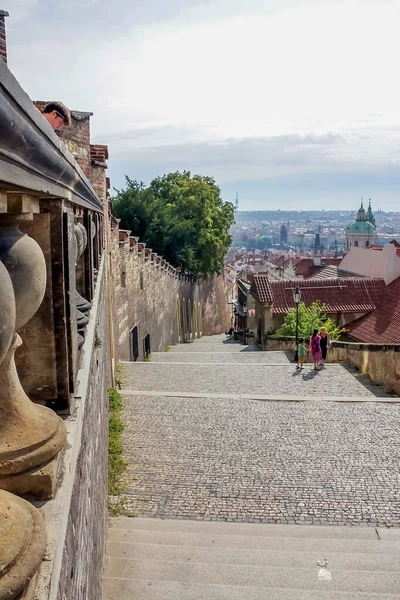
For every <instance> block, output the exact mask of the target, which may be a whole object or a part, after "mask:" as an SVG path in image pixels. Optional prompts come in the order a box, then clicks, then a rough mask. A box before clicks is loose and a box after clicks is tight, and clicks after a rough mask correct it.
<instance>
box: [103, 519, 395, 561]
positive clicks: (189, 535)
mask: <svg viewBox="0 0 400 600" xmlns="http://www.w3.org/2000/svg"><path fill="white" fill-rule="evenodd" d="M271 527H274V525H272V526H271ZM288 527H289V526H288ZM318 529H319V528H318ZM335 529H336V527H332V530H335ZM108 539H109V541H110V542H129V543H139V544H162V545H166V546H168V545H172V546H182V547H201V548H221V549H223V548H237V549H254V550H273V551H291V552H322V553H327V552H331V553H336V552H341V553H345V554H352V553H362V554H380V555H382V554H384V555H394V556H396V555H397V554H398V553H399V551H400V543H399V542H398V541H382V540H378V539H377V538H376V540H374V539H362V538H361V539H357V538H354V539H346V538H336V539H335V538H327V539H325V538H318V537H304V538H300V537H287V536H279V537H278V536H277V537H272V536H271V537H268V536H254V535H216V534H215V535H213V534H210V533H194V532H181V531H168V532H163V531H151V530H142V531H141V530H134V529H130V530H125V529H115V528H111V529H109V534H108ZM323 558H324V557H323Z"/></svg>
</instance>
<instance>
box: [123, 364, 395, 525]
mask: <svg viewBox="0 0 400 600" xmlns="http://www.w3.org/2000/svg"><path fill="white" fill-rule="evenodd" d="M182 366H183V369H182ZM182 366H181V368H180V369H177V367H180V365H174V364H171V365H158V364H157V365H156V364H154V365H151V363H150V364H144V365H139V368H137V367H138V365H137V364H135V365H131V366H128V365H125V367H124V370H125V378H126V379H128V380H129V385H130V386H132V387H133V386H134V388H135V389H137V390H139V389H143V384H144V382H145V381H146V382H147V383H148V385H149V386H150V385H151V387H149V388H147V389H149V390H150V389H152V390H165V389H167V388H169V386H172V381H173V379H171V378H170V377H169V376H167V375H166V376H165V378H166V379H165V380H164V379H163V378H161V377H160V375H161V374H163V376H164V374H165V370H166V369H171V370H172V372H173V377H174V381H175V388H178V389H177V390H176V391H178V390H181V389H182V387H183V383H185V382H186V383H187V382H188V381H189V382H190V386H191V387H196V389H198V388H201V386H202V385H203V384H204V386H203V387H206V384H207V381H209V380H212V381H213V385H214V388H213V390H214V391H215V385H217V386H220V381H221V380H222V381H223V382H224V383H225V382H227V381H228V378H227V376H226V374H225V370H226V367H225V366H224V365H220V366H218V369H217V368H213V367H212V365H207V369H208V374H207V372H205V371H204V365H200V367H201V368H202V369H203V370H202V371H199V369H198V367H199V365H191V364H187V365H182ZM216 366H217V365H216ZM146 369H147V372H146ZM160 369H161V372H160ZM250 369H252V370H251V373H249V370H250ZM253 369H254V371H253ZM265 371H267V372H268V374H269V375H268V377H270V378H271V381H274V384H273V385H274V386H275V387H277V386H278V382H279V379H280V380H281V384H280V385H281V389H280V393H281V394H282V393H283V391H282V389H283V388H284V387H285V386H286V385H288V383H287V382H288V381H289V382H292V381H293V380H294V381H299V382H301V379H299V377H292V374H291V373H290V369H289V368H288V367H272V366H271V367H263V366H260V365H259V366H257V365H246V367H245V368H243V369H242V368H241V367H240V368H238V365H237V364H234V365H231V376H232V377H233V379H234V380H235V388H229V389H235V393H236V392H237V389H238V387H240V388H244V389H246V390H248V385H249V384H252V380H253V379H254V378H255V377H264V372H265ZM257 372H258V375H257ZM218 373H220V374H218ZM272 373H277V374H276V375H272ZM338 373H340V374H341V375H340V377H342V378H344V379H345V384H343V385H342V386H341V387H340V389H341V391H342V393H346V394H347V393H348V392H351V391H353V392H354V393H356V394H357V395H363V396H368V395H369V397H373V396H372V392H371V391H370V390H365V389H364V388H363V386H362V384H361V383H360V382H359V381H357V379H356V378H354V377H353V376H352V374H351V373H350V372H349V371H347V370H345V369H344V368H342V367H333V366H332V367H328V368H327V369H326V371H322V372H321V373H320V374H318V376H317V377H316V378H315V379H318V381H320V382H322V383H323V386H325V380H326V382H328V383H329V380H331V381H332V378H334V377H337V376H338ZM151 374H152V375H151ZM144 378H146V379H144ZM151 378H152V379H151ZM199 378H200V379H199ZM220 378H221V379H220ZM315 379H314V380H310V381H311V383H313V381H315ZM160 382H161V383H160ZM307 383H308V380H306V382H305V384H307ZM322 383H321V384H318V385H322ZM161 384H162V385H161ZM289 385H290V386H292V385H293V384H292V383H289ZM296 385H300V384H298V383H296ZM360 386H361V387H362V388H363V390H362V394H360V389H359V388H360ZM126 387H128V386H126ZM222 387H223V386H222ZM269 388H270V384H268V391H269ZM207 389H208V388H207ZM310 389H311V390H312V388H307V392H305V391H303V392H302V394H303V395H304V394H305V393H307V394H309V393H310ZM323 389H325V388H323ZM327 389H329V393H330V394H332V389H331V388H329V386H328V388H327ZM336 389H337V388H336ZM264 391H265V390H264ZM227 393H228V392H227ZM311 394H312V391H311ZM332 395H333V394H332ZM350 395H351V394H350ZM206 396H207V394H206V392H205V397H204V398H177V397H168V398H166V397H162V396H146V395H134V396H133V395H124V398H123V399H124V417H125V424H126V425H125V431H124V445H125V453H126V459H127V461H128V463H129V467H128V471H127V480H128V482H129V483H128V488H127V490H126V510H127V511H128V512H133V513H136V514H138V515H139V516H147V517H148V516H154V517H161V518H188V519H198V520H216V521H218V520H223V521H227V520H228V521H243V522H264V523H299V524H336V525H343V524H346V525H353V524H355V525H370V526H395V525H396V526H398V525H400V471H399V464H400V437H399V435H398V431H399V426H400V405H399V404H389V403H383V404H379V403H375V402H372V403H340V404H338V403H332V402H328V401H324V400H323V399H315V400H314V401H312V402H303V403H292V402H291V403H286V402H283V403H282V402H259V401H256V400H249V399H240V398H238V397H232V398H229V397H227V398H207V397H206Z"/></svg>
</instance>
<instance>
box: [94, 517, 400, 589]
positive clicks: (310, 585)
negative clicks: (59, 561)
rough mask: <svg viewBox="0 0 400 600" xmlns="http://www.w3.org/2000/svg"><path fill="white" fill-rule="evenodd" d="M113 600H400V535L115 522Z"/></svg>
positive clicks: (110, 574) (110, 568)
mask: <svg viewBox="0 0 400 600" xmlns="http://www.w3.org/2000/svg"><path fill="white" fill-rule="evenodd" d="M107 555H108V560H107V562H108V564H107V569H106V577H105V582H104V592H105V598H106V599H107V600H395V599H396V600H399V599H400V534H399V532H398V530H390V529H385V530H382V529H379V530H376V529H375V528H367V527H365V528H364V527H355V528H351V527H315V526H296V525H293V526H292V525H259V524H244V523H217V522H204V521H203V522H197V521H190V520H187V521H184V520H160V519H142V518H141V519H132V518H131V519H130V518H117V519H112V521H111V527H110V530H109V540H108V546H107Z"/></svg>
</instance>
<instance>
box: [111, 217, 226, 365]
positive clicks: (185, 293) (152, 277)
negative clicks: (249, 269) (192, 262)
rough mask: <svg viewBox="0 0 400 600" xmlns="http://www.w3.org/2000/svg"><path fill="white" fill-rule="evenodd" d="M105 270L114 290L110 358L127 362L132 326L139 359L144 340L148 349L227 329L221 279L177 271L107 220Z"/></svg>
mask: <svg viewBox="0 0 400 600" xmlns="http://www.w3.org/2000/svg"><path fill="white" fill-rule="evenodd" d="M112 223H113V225H112V232H111V242H110V253H109V261H110V264H109V269H110V274H111V279H112V289H113V315H114V316H113V322H114V341H115V356H116V359H117V360H131V356H132V347H131V346H132V334H131V332H132V330H133V328H134V327H137V332H138V340H139V344H138V350H139V356H138V359H139V360H143V358H144V338H145V336H146V335H149V336H150V346H151V351H153V352H159V351H161V350H163V349H164V348H165V347H166V346H170V345H173V344H177V343H179V342H187V341H190V340H193V339H195V338H196V337H199V336H200V335H214V334H219V333H222V332H224V331H225V330H226V329H227V328H229V323H230V320H229V311H228V308H229V306H228V302H227V292H226V287H225V281H224V278H223V277H221V276H216V275H214V276H212V277H209V278H208V279H206V280H196V279H195V278H193V277H191V276H189V275H187V274H186V275H185V274H183V273H180V272H178V271H177V269H175V268H173V267H172V266H171V265H169V264H168V263H167V262H166V261H165V260H164V259H162V258H161V257H159V256H157V255H156V254H155V253H153V252H152V251H151V249H149V248H146V247H145V245H144V244H141V243H140V241H139V240H138V239H137V238H135V237H133V236H130V235H129V234H130V232H129V231H125V230H122V229H120V228H119V225H118V221H117V220H116V219H113V220H112Z"/></svg>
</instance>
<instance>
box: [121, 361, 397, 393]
mask: <svg viewBox="0 0 400 600" xmlns="http://www.w3.org/2000/svg"><path fill="white" fill-rule="evenodd" d="M260 354H261V353H260ZM263 354H267V353H263ZM235 362H236V361H235ZM123 381H124V387H125V388H127V389H136V390H142V391H150V390H151V391H163V392H187V393H190V392H195V393H204V394H205V395H206V394H207V393H211V394H214V393H218V394H232V395H236V394H238V393H240V392H242V393H243V394H247V395H251V394H256V395H257V394H258V395H264V396H272V395H274V394H275V395H279V396H310V397H317V396H323V395H324V396H341V397H360V396H363V397H371V396H373V395H376V394H378V393H379V394H380V395H385V394H384V391H383V390H382V388H379V387H378V388H377V391H376V392H374V389H375V388H374V387H373V386H370V388H367V387H366V386H365V385H363V384H362V382H361V381H359V380H358V379H356V378H355V377H354V376H353V375H352V373H351V372H350V371H349V370H347V369H346V368H345V367H343V366H341V365H332V366H331V365H327V367H326V368H325V369H323V370H321V371H318V372H315V371H314V370H313V366H312V365H309V366H306V367H304V370H303V372H302V373H299V372H298V371H296V368H295V366H294V365H293V364H290V363H288V364H287V365H282V366H260V365H254V364H234V365H231V364H226V365H224V364H223V365H221V364H213V363H211V364H191V365H190V366H189V365H180V364H174V363H171V364H160V363H134V364H133V365H132V366H130V367H129V369H124V376H123Z"/></svg>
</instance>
